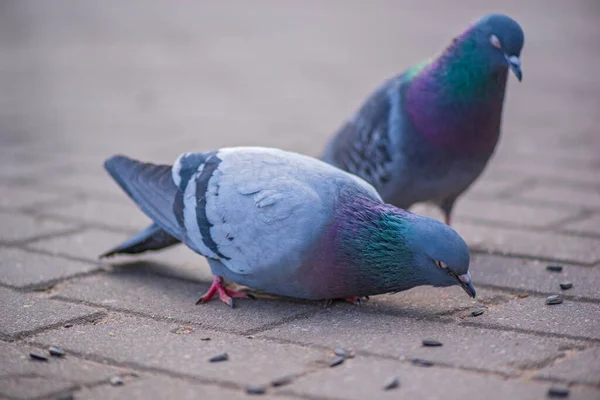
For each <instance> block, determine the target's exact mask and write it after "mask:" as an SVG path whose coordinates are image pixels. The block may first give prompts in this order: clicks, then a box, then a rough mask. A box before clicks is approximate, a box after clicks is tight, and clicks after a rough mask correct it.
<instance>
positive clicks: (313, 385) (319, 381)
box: [282, 352, 599, 400]
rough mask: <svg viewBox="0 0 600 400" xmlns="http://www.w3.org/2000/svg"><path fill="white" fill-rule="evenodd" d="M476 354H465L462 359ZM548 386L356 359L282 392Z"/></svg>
mask: <svg viewBox="0 0 600 400" xmlns="http://www.w3.org/2000/svg"><path fill="white" fill-rule="evenodd" d="M473 354H476V353H472V352H470V353H467V354H466V357H469V356H473ZM391 376H397V377H398V378H399V380H400V387H399V388H397V389H393V390H389V391H384V390H383V385H384V383H385V380H386V379H387V378H388V377H391ZM549 387H550V384H547V383H540V382H522V381H511V380H505V379H502V378H499V377H497V376H493V375H482V374H476V373H470V372H466V371H461V370H449V369H445V368H435V367H434V368H428V369H424V368H420V367H413V366H409V365H407V364H403V363H399V362H397V361H391V360H374V359H364V358H359V357H356V358H354V359H351V360H348V361H346V362H345V363H344V364H342V365H340V366H338V367H336V368H332V369H328V370H326V371H323V372H321V373H319V374H311V375H308V376H306V377H303V378H299V379H298V381H297V382H294V383H293V384H292V385H291V386H288V387H284V388H282V392H284V393H294V394H298V395H304V396H307V397H310V396H313V397H315V398H318V397H324V398H332V399H348V400H354V399H356V400H363V399H370V398H376V399H398V398H403V399H444V400H453V399H456V400H464V399H466V398H470V397H473V395H474V394H475V393H477V395H476V397H479V396H485V398H486V399H490V400H491V399H543V398H545V396H546V393H547V391H548V388H549ZM590 393H591V394H592V395H593V394H598V393H599V392H598V391H593V390H587V389H574V390H572V391H571V395H570V397H569V399H590V398H592V397H587V396H589V395H590Z"/></svg>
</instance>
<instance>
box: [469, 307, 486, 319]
mask: <svg viewBox="0 0 600 400" xmlns="http://www.w3.org/2000/svg"><path fill="white" fill-rule="evenodd" d="M484 312H485V308H476V309H475V310H473V311H471V315H472V316H473V317H479V316H480V315H482V314H483V313H484Z"/></svg>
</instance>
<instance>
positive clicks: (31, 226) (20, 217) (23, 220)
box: [0, 211, 76, 242]
mask: <svg viewBox="0 0 600 400" xmlns="http://www.w3.org/2000/svg"><path fill="white" fill-rule="evenodd" d="M75 226H76V225H75V224H69V223H65V222H58V221H51V220H48V219H46V218H40V217H33V216H29V215H24V214H17V213H14V212H12V213H11V212H7V211H0V241H5V242H11V241H16V240H24V239H28V238H33V237H36V236H40V235H49V234H53V233H60V232H64V231H66V230H69V229H73V228H75Z"/></svg>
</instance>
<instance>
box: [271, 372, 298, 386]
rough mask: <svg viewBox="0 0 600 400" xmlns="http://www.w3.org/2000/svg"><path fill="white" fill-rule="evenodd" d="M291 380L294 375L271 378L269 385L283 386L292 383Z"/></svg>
mask: <svg viewBox="0 0 600 400" xmlns="http://www.w3.org/2000/svg"><path fill="white" fill-rule="evenodd" d="M293 380H294V377H293V376H292V375H286V376H282V377H280V378H276V379H273V380H272V381H271V386H273V387H279V386H285V385H287V384H290V383H292V381H293Z"/></svg>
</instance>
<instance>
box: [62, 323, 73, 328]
mask: <svg viewBox="0 0 600 400" xmlns="http://www.w3.org/2000/svg"><path fill="white" fill-rule="evenodd" d="M63 326H64V327H65V328H72V327H73V324H71V323H66V324H64V325H63Z"/></svg>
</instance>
